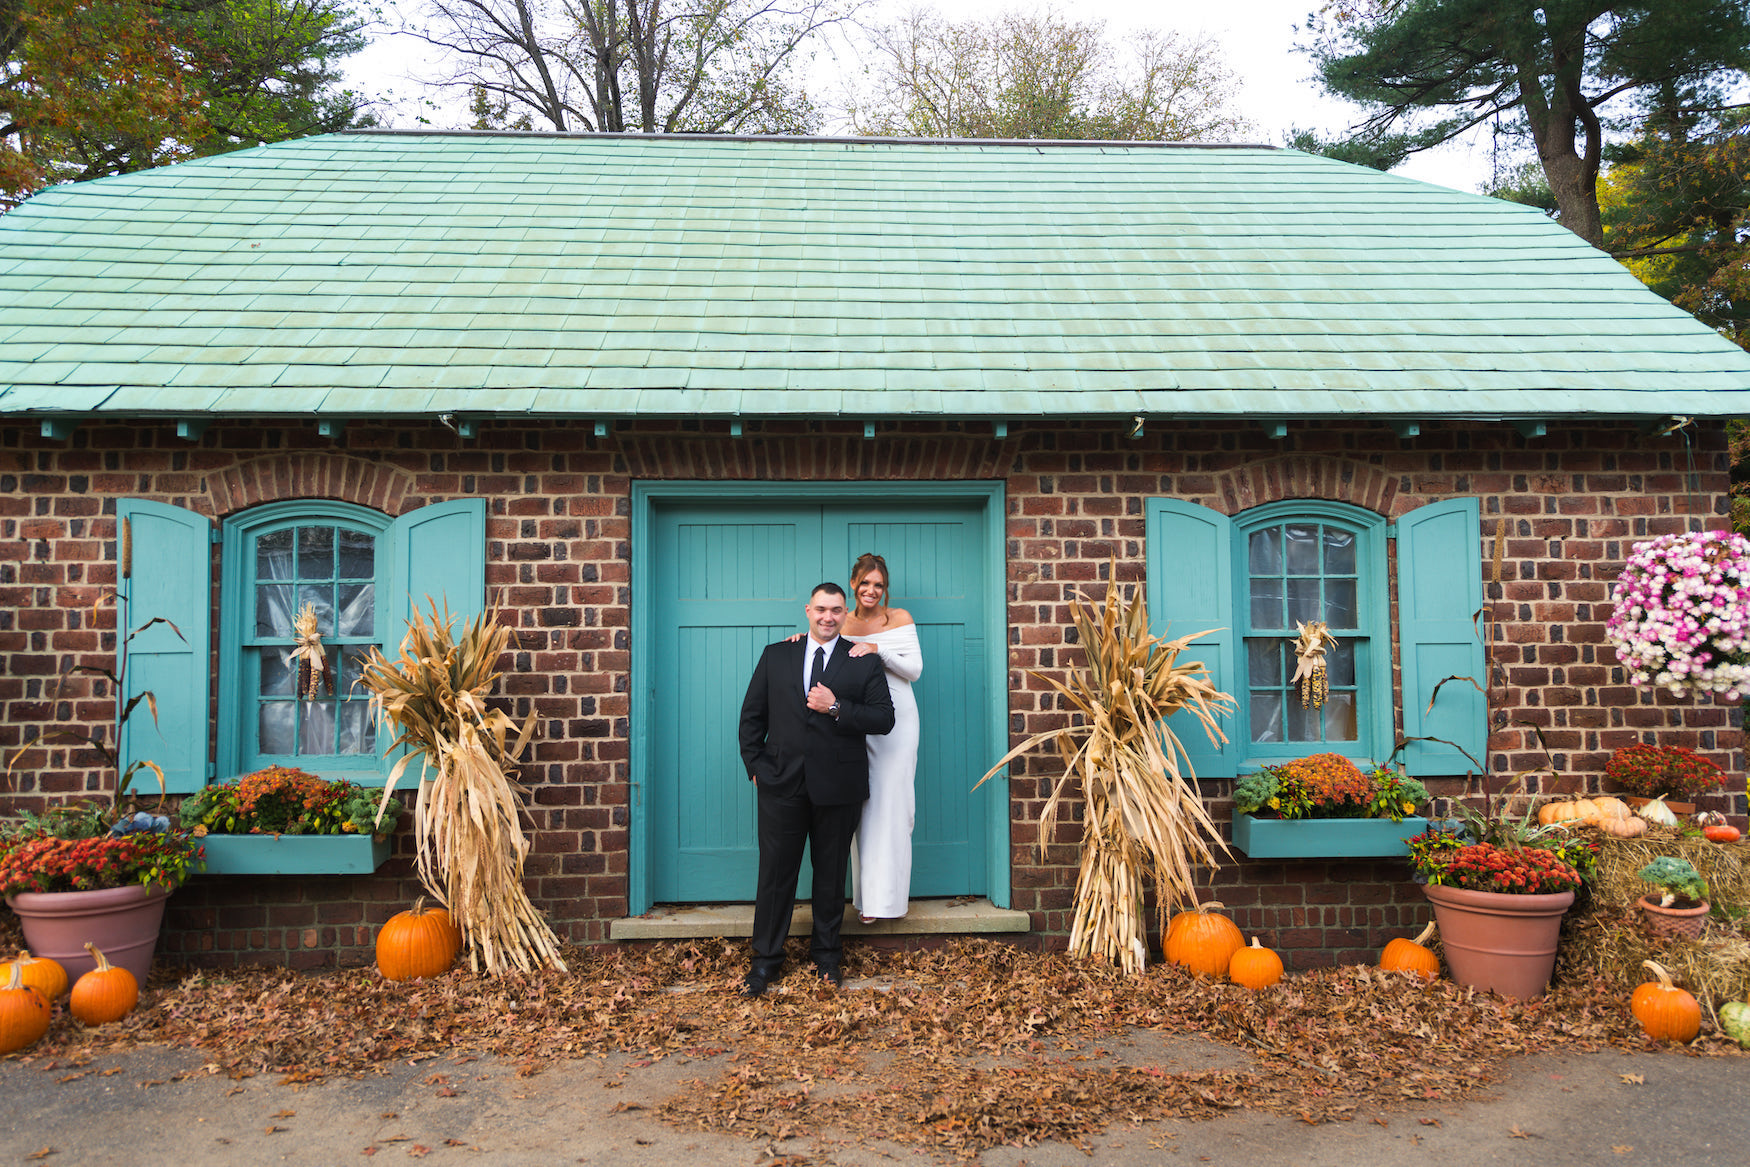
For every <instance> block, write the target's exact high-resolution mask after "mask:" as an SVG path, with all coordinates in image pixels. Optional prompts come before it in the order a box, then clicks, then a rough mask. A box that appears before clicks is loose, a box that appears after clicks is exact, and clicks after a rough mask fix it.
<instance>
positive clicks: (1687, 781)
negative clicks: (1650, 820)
mask: <svg viewBox="0 0 1750 1167" xmlns="http://www.w3.org/2000/svg"><path fill="white" fill-rule="evenodd" d="M1604 776H1605V777H1606V778H1608V779H1610V780H1611V781H1612V782H1614V783H1616V784H1617V785H1618V786H1619V787H1621V788H1622V789H1623V790H1626V791H1628V792H1629V793H1630V794H1633V795H1635V796H1637V797H1640V798H1675V799H1677V800H1678V801H1680V802H1681V801H1683V800H1684V799H1685V798H1686V797H1688V796H1691V795H1696V794H1701V793H1704V792H1706V791H1709V790H1717V789H1719V788H1720V787H1721V786H1724V785H1725V783H1726V772H1725V771H1724V770H1722V769H1720V768H1719V767H1718V766H1716V765H1714V764H1713V763H1712V762H1710V761H1708V760H1707V759H1706V758H1704V757H1702V756H1701V755H1700V754H1698V753H1696V752H1694V751H1693V750H1686V749H1684V748H1683V747H1682V746H1650V745H1646V744H1644V743H1642V744H1638V745H1632V746H1624V747H1622V748H1621V749H1620V750H1617V751H1616V752H1615V753H1614V754H1611V755H1610V761H1609V762H1607V763H1605V766H1604Z"/></svg>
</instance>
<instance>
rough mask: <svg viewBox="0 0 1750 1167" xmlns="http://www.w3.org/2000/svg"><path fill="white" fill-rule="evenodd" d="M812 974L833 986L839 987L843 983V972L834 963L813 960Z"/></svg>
mask: <svg viewBox="0 0 1750 1167" xmlns="http://www.w3.org/2000/svg"><path fill="white" fill-rule="evenodd" d="M814 975H815V976H817V977H819V978H820V979H821V980H823V981H825V982H827V983H828V984H830V985H831V986H832V987H833V988H835V989H837V988H841V987H843V985H844V983H845V974H844V973H842V972H840V971H839V966H838V965H836V964H821V963H820V962H819V961H815V962H814Z"/></svg>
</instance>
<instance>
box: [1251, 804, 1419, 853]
mask: <svg viewBox="0 0 1750 1167" xmlns="http://www.w3.org/2000/svg"><path fill="white" fill-rule="evenodd" d="M1427 829H1428V820H1427V819H1425V818H1419V817H1416V816H1406V817H1405V818H1403V819H1401V820H1399V821H1398V822H1395V823H1394V822H1393V821H1392V820H1390V819H1261V818H1256V817H1254V816H1253V815H1249V814H1236V815H1234V820H1233V832H1234V846H1235V847H1237V848H1239V849H1240V850H1241V851H1243V852H1245V853H1246V854H1247V855H1250V856H1251V857H1252V858H1253V859H1318V858H1324V859H1368V858H1389V857H1391V856H1393V855H1408V854H1409V853H1410V844H1409V840H1410V839H1411V837H1413V836H1415V835H1418V834H1421V833H1422V832H1423V831H1425V830H1427Z"/></svg>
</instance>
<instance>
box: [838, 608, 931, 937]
mask: <svg viewBox="0 0 1750 1167" xmlns="http://www.w3.org/2000/svg"><path fill="white" fill-rule="evenodd" d="M846 639H848V640H851V641H854V642H857V643H860V644H873V645H874V646H875V647H876V649H877V650H879V651H880V653H881V665H882V668H883V669H885V670H886V672H887V689H888V691H889V692H890V693H891V694H892V695H893V730H892V731H891V732H890V733H884V734H872V735H870V737H869V738H868V742H869V801H868V802H865V803H864V804H863V820H862V823H861V824H860V825H859V826H858V828H857V839H856V845H855V848H854V849H853V851H852V856H853V858H854V859H855V864H856V865H855V878H854V881H853V895H852V900H853V902H854V903H855V904H856V907H857V911H858V912H859V913H860V914H862V915H865V916H876V917H880V918H881V919H897V918H898V917H900V916H903V915H905V912H906V906H907V904H908V903H909V902H910V899H911V828H912V822H913V820H914V817H915V815H916V812H917V791H916V789H915V786H914V779H915V778H916V776H917V768H918V703H917V698H916V697H914V696H913V695H912V691H911V683H912V682H913V681H915V680H917V679H918V678H919V677H920V676H922V675H923V671H924V651H923V646H922V645H921V644H919V643H918V630H917V626H916V625H914V624H906V625H902V626H901V627H899V628H888V629H885V630H884V631H881V632H877V633H875V634H874V635H872V636H850V637H846Z"/></svg>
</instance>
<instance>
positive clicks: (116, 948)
mask: <svg viewBox="0 0 1750 1167" xmlns="http://www.w3.org/2000/svg"><path fill="white" fill-rule="evenodd" d="M169 895H170V889H169V888H168V887H165V886H164V885H163V884H154V885H153V886H151V887H143V886H141V885H140V884H137V883H134V884H129V885H128V886H127V887H106V888H102V889H100V890H98V891H21V892H19V893H18V894H17V895H10V896H7V897H6V906H7V907H9V908H11V909H12V910H13V911H14V912H16V913H18V922H19V923H20V924H21V925H23V927H24V941H25V943H26V944H28V945H29V946H30V950H31V952H32V953H34V954H36V955H37V956H48V957H53V958H54V959H55V960H57V961H59V962H60V964H61V967H62V968H64V969H66V970H67V975H68V976H69V977H71V978H72V979H73V980H75V981H76V980H78V979H79V977H80V974H82V973H86V972H89V971H91V970H92V969H93V968H96V967H97V962H96V961H94V960H92V959H91V954H90V953H89V952H86V951H85V944H86V942H87V941H90V942H91V943H92V944H95V945H97V947H98V948H100V949H102V950H103V955H104V956H105V957H107V958H108V959H109V963H111V964H114V965H120V966H121V967H122V968H125V969H127V970H128V971H129V972H131V973H133V974H134V978H135V979H136V980H138V981H139V982H140V984H141V986H142V987H143V986H144V985H145V983H146V974H147V973H150V972H151V971H152V953H153V950H155V949H156V948H157V947H158V929H159V926H160V925H161V924H163V922H164V901H165V899H166V898H168V897H169Z"/></svg>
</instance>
